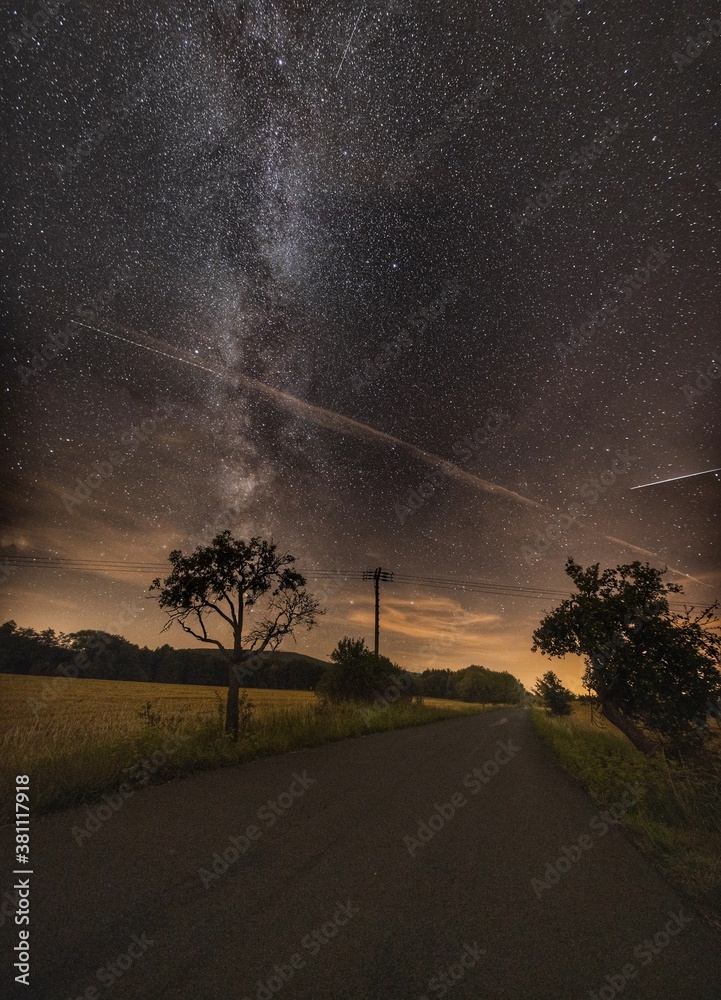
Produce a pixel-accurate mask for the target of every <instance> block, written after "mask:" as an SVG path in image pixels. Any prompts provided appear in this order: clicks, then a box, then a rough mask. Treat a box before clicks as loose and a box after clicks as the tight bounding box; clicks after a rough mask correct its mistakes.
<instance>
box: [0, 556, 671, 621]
mask: <svg viewBox="0 0 721 1000" xmlns="http://www.w3.org/2000/svg"><path fill="white" fill-rule="evenodd" d="M2 565H4V566H5V567H6V568H8V567H12V568H15V569H21V568H23V569H28V568H30V569H33V568H34V569H56V570H71V571H72V570H75V571H76V572H86V573H99V572H103V571H106V572H112V573H137V574H144V573H148V574H150V573H156V574H158V573H160V574H161V575H162V573H163V572H169V571H170V568H171V567H170V566H169V565H168V563H160V562H158V563H154V562H141V561H139V560H137V561H136V560H131V561H127V560H120V559H107V560H105V559H90V558H80V557H65V556H29V555H28V556H25V555H14V556H8V557H6V558H5V559H4V560H3V561H2ZM368 572H369V573H370V574H371V577H372V576H373V574H374V572H375V571H374V570H370V571H368ZM303 576H305V577H306V579H311V580H330V579H343V580H356V581H359V580H362V579H366V578H367V577H366V575H365V573H364V572H361V571H359V570H341V569H316V570H311V571H307V572H305V573H303ZM393 582H395V583H399V584H401V585H403V586H409V587H423V588H427V589H431V590H438V591H454V592H456V591H458V590H461V591H464V592H469V593H478V594H487V595H488V596H491V597H505V598H508V599H510V598H517V597H518V598H524V599H527V600H549V599H558V598H561V599H563V598H568V597H570V596H571V594H570V593H569V591H565V590H551V589H547V588H543V587H533V586H518V585H516V584H507V583H498V582H493V581H490V580H459V579H453V578H449V577H434V576H416V575H412V574H404V573H396V574H395V575H394V576H393ZM685 603H686V604H688V603H690V602H685ZM684 606H685V605H684V603H681V602H677V601H674V602H669V607H676V608H681V607H684Z"/></svg>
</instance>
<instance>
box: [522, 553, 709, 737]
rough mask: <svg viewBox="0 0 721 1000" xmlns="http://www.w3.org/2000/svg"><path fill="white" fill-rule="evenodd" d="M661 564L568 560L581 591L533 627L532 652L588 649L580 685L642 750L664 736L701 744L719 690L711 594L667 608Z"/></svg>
mask: <svg viewBox="0 0 721 1000" xmlns="http://www.w3.org/2000/svg"><path fill="white" fill-rule="evenodd" d="M665 572H666V570H665V569H663V570H659V569H654V568H653V567H652V566H650V565H649V564H648V563H645V564H644V565H642V564H641V563H640V562H638V561H636V562H634V563H630V564H627V565H622V566H617V567H616V568H615V569H605V570H604V571H603V572H600V570H599V564H598V563H596V565H595V566H590V567H589V568H588V569H585V570H584V569H583V568H582V567H581V566H579V565H578V564H577V563H575V562H574V561H573V559H572V558H569V559H568V561H567V563H566V573H567V575H568V576H570V577H571V579H572V580H573V582H574V583H575V585H576V588H577V590H578V593H576V594H573V595H572V596H571V597H569V598H567V599H566V600H564V601H562V602H561V604H560V605H559V607H557V608H556V609H555V610H554V611H551V612H550V613H549V614H548V615H546V617H545V618H544V619H543V621H542V622H541V624H540V626H539V627H538V628H537V629H536V631H535V632H534V633H533V646H532V647H531V648H532V649H533V651H534V652H535V651H536V650H540V651H541V652H542V653H544V654H545V655H546V656H559V657H560V656H565V655H566V654H567V653H576V654H580V655H581V656H583V657H585V661H586V672H585V674H584V677H583V684H584V687H586V689H587V690H588V691H589V692H593V693H594V694H595V696H596V698H597V700H598V701H599V702H600V705H601V712H602V714H603V715H605V716H606V718H607V719H608V720H609V722H611V723H613V724H614V725H615V726H617V727H618V728H619V729H620V730H621V731H622V732H623V733H625V734H626V736H627V737H628V738H629V739H630V740H631V742H632V743H633V744H634V745H635V746H636V747H637V748H638V749H639V750H642V751H643V752H644V753H650V752H651V751H652V750H654V749H655V748H656V747H658V746H659V745H662V744H664V743H665V744H666V745H667V746H669V747H671V748H674V749H680V748H681V747H684V746H686V747H689V748H693V747H698V746H699V745H701V743H702V742H703V725H702V724H699V722H701V723H703V721H704V720H705V719H706V716H707V714H708V706H709V705H710V704H712V703H713V702H714V701H716V700H717V699H718V697H719V694H721V672H719V653H720V652H721V636H719V635H717V634H716V633H714V632H713V631H711V630H710V628H709V626H711V625H713V624H715V623H716V621H717V619H716V617H715V616H714V611H715V609H716V608H717V607H718V602H715V603H714V604H712V605H711V606H710V607H708V608H706V609H705V610H704V611H701V612H700V613H698V614H696V615H695V616H693V611H694V609H693V608H686V609H685V610H684V613H683V614H674V613H673V612H672V611H671V610H670V608H669V604H668V596H667V595H669V594H680V593H683V588H682V587H681V586H680V584H676V583H664V582H663V580H662V579H661V578H662V576H663V574H664V573H665Z"/></svg>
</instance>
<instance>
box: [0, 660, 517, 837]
mask: <svg viewBox="0 0 721 1000" xmlns="http://www.w3.org/2000/svg"><path fill="white" fill-rule="evenodd" d="M43 682H44V680H43V679H41V678H35V677H27V678H25V677H18V678H14V679H13V682H11V681H10V679H9V677H8V675H5V678H4V684H5V685H6V686H10V685H11V684H12V695H13V699H14V705H15V714H14V716H13V718H12V724H11V725H10V726H6V727H5V728H4V732H3V734H2V736H1V737H0V755H2V759H3V761H4V769H5V770H6V771H7V772H8V773H10V774H13V775H15V774H28V775H30V780H31V790H32V791H31V799H32V811H33V813H34V814H35V815H39V814H42V813H48V812H53V811H56V810H59V809H65V808H70V807H72V806H77V805H81V804H83V803H88V802H93V801H97V800H98V799H100V798H102V796H103V795H104V794H109V793H117V792H118V791H119V790H122V789H123V788H125V789H128V788H129V789H132V790H135V789H137V788H138V787H142V786H143V785H147V784H157V783H160V782H164V781H168V780H170V779H172V778H176V777H180V776H182V775H187V774H192V773H195V772H198V771H205V770H210V769H214V768H218V767H226V766H230V765H233V764H238V763H241V762H243V761H246V760H251V759H253V758H255V757H265V756H269V755H272V754H282V753H287V752H288V751H291V750H299V749H302V748H303V747H313V746H320V745H322V744H324V743H328V742H331V741H334V740H341V739H345V738H347V737H350V736H362V735H364V734H367V733H372V732H381V731H384V730H389V729H399V728H404V727H407V726H418V725H424V724H427V723H431V722H438V721H440V720H441V719H448V718H453V717H455V716H457V715H459V714H475V713H477V712H483V711H489V710H490V709H493V708H500V707H503V706H497V705H471V704H465V703H462V702H445V703H443V702H441V701H440V700H435V699H434V700H432V701H431V702H430V703H428V702H426V703H425V704H417V703H415V702H411V703H406V704H400V703H396V704H388V705H387V706H383V707H378V708H375V707H371V706H368V705H361V704H355V703H347V704H341V705H331V706H327V705H324V704H322V703H321V702H319V701H318V699H316V698H315V697H314V696H313V695H312V694H310V693H309V692H295V691H279V692H271V691H266V690H258V691H255V690H252V689H251V690H249V691H248V695H249V697H250V701H251V704H253V705H254V708H253V711H252V713H251V716H250V721H249V723H248V725H247V726H246V727H245V728H244V731H243V733H242V735H241V738H240V739H239V741H238V742H237V743H234V742H233V741H232V740H230V739H228V738H227V737H226V736H225V734H224V732H223V722H222V720H223V714H224V705H223V702H222V699H221V697H220V693H219V692H220V690H221V689H218V691H217V692H216V690H215V689H212V688H208V689H207V692H206V695H205V696H201V695H200V694H199V693H198V692H197V691H192V690H191V691H188V692H187V695H186V697H187V699H188V701H187V704H182V701H181V700H179V699H182V689H181V690H180V691H178V690H177V686H176V685H172V686H171V685H152V684H147V685H146V684H143V685H140V684H134V685H132V690H130V687H129V688H127V689H126V692H125V694H124V696H123V692H122V690H121V688H122V683H123V682H119V681H91V680H85V679H78V680H74V681H72V682H70V683H69V684H68V685H66V686H65V687H64V688H63V689H62V690H61V692H60V694H59V695H58V697H56V698H55V700H54V701H53V702H52V704H50V703H48V704H47V706H45V707H44V709H43V710H42V711H39V712H37V713H36V714H33V713H32V711H24V710H23V706H27V705H28V704H30V705H32V704H33V700H32V699H33V696H34V695H35V694H36V692H35V691H34V687H35V686H37V684H40V683H43ZM45 683H46V682H45ZM107 685H110V686H111V687H110V689H108V690H109V695H108V696H109V697H112V699H113V701H112V703H111V708H112V710H111V711H108V710H107V707H106V708H105V711H103V708H104V702H103V700H102V698H101V697H100V695H101V694H103V693H104V692H105V691H106V687H104V686H107ZM171 687H172V689H173V690H172V691H171V690H168V689H170V688H171ZM136 688H137V689H138V690H135V689H136ZM163 688H165V689H166V691H168V694H167V696H166V694H165V691H164V690H163ZM148 695H150V696H151V698H152V697H153V696H154V700H150V699H149V698H148ZM275 696H277V697H275ZM256 698H257V701H256ZM143 699H145V700H143ZM11 700H12V699H11ZM36 700H37V699H36ZM106 704H107V703H106ZM93 706H94V709H95V710H94V712H93V711H92V710H91V709H92V708H93ZM6 721H8V722H9V721H10V719H7V720H6ZM9 821H10V815H9V813H8V812H7V810H4V811H3V812H1V813H0V824H2V823H7V822H9Z"/></svg>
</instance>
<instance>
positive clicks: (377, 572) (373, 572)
mask: <svg viewBox="0 0 721 1000" xmlns="http://www.w3.org/2000/svg"><path fill="white" fill-rule="evenodd" d="M363 579H364V580H373V581H374V582H375V590H376V642H375V654H376V656H378V632H379V624H380V583H381V580H383V582H384V583H392V582H393V574H392V573H389V572H388V570H384V569H381V567H380V566H378V567H377V569H368V570H364V571H363Z"/></svg>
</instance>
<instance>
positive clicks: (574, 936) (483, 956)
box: [0, 709, 721, 1000]
mask: <svg viewBox="0 0 721 1000" xmlns="http://www.w3.org/2000/svg"><path fill="white" fill-rule="evenodd" d="M504 719H505V720H506V721H505V722H504V721H503V720H504ZM474 769H475V770H476V774H474ZM632 799H633V791H630V792H629V799H628V802H632ZM628 802H627V805H628ZM269 803H270V804H269ZM437 806H440V808H441V811H440V812H437V808H436V807H437ZM624 807H625V806H624ZM628 807H629V808H633V805H632V804H631V805H629V806H628ZM94 808H96V807H94ZM106 812H110V810H109V809H108V810H106ZM106 812H104V813H102V815H103V817H105V818H104V819H102V821H98V822H96V823H94V824H91V825H92V826H95V827H97V829H95V830H94V832H92V833H90V834H89V835H87V836H82V835H81V834H79V830H80V829H81V827H84V825H85V823H86V819H87V812H86V809H85V808H83V809H78V810H73V811H70V812H65V813H62V814H58V815H55V816H50V817H46V818H45V819H36V820H34V822H33V832H32V859H33V877H32V900H31V906H32V909H31V961H30V965H31V987H30V988H29V989H28V988H27V987H22V986H16V987H15V989H13V990H11V991H10V992H9V993H5V992H4V993H3V995H9V996H13V997H14V996H24V997H41V998H42V1000H77V998H80V997H83V998H88V1000H95V998H100V997H108V998H111V1000H126V998H131V997H132V998H134V1000H138V998H142V1000H201V998H208V1000H215V998H218V1000H220V998H223V1000H231V998H232V1000H243V998H252V1000H256V998H269V997H271V996H280V997H282V998H284V997H287V998H289V1000H290V998H298V1000H311V998H312V1000H412V998H422V997H429V998H432V997H440V996H444V995H446V994H447V995H448V996H449V997H450V998H451V1000H464V998H474V1000H477V998H483V1000H485V998H489V1000H490V998H498V1000H501V998H502V1000H524V998H529V1000H531V998H532V1000H545V998H548V1000H559V998H562V1000H565V998H570V1000H575V998H578V1000H588V998H604V1000H608V998H610V997H614V996H617V995H622V996H623V997H624V998H648V1000H665V998H681V997H689V998H691V997H692V998H694V1000H718V998H719V997H721V938H720V937H719V936H718V934H717V933H716V932H715V931H714V930H713V929H712V928H710V927H709V926H708V925H707V924H706V923H705V922H704V920H703V918H702V917H701V916H700V915H698V914H697V913H696V912H695V911H694V910H693V908H692V907H690V906H689V905H688V904H687V903H686V902H685V901H684V900H683V899H681V898H680V897H679V896H678V895H677V894H676V893H675V892H674V891H673V890H672V889H671V888H670V887H669V886H668V884H667V883H666V882H665V881H664V879H663V878H661V877H660V876H659V875H658V874H656V873H655V871H654V870H653V869H652V868H651V867H650V865H649V864H648V863H647V862H646V861H644V859H643V858H642V856H641V855H640V854H639V853H638V851H637V850H636V849H635V848H634V847H633V846H632V845H631V844H630V843H629V841H628V840H627V839H626V838H625V837H624V836H623V835H622V834H621V833H620V832H619V830H618V828H617V827H616V826H615V825H614V823H613V821H612V817H609V816H607V817H606V819H604V818H603V817H602V816H601V813H602V810H601V809H600V808H599V807H598V806H597V805H595V804H594V803H593V802H592V801H591V800H590V799H589V797H588V796H587V795H586V794H585V793H584V792H583V791H582V790H581V789H580V788H579V787H578V786H577V785H576V783H575V782H574V781H573V780H572V779H571V778H570V777H569V776H568V775H567V774H565V773H564V772H563V770H562V769H561V768H560V766H559V765H558V764H557V762H556V761H555V759H554V757H553V755H552V753H551V751H550V750H549V749H548V748H547V747H546V746H545V745H544V744H542V743H541V742H540V741H539V739H538V738H537V737H536V736H535V734H534V733H533V731H532V729H531V725H530V713H529V712H528V711H527V710H526V711H524V710H523V709H517V710H514V711H511V712H508V713H505V714H504V713H503V712H490V713H488V714H485V715H478V716H465V717H461V718H458V719H453V720H449V721H444V722H440V723H437V724H433V725H427V726H422V727H418V728H414V729H405V730H398V731H395V732H390V733H379V734H373V735H369V736H365V737H361V738H358V739H349V740H345V741H343V742H340V743H335V744H329V745H327V746H324V747H320V748H316V749H311V750H303V751H299V752H297V753H292V754H288V755H285V756H282V757H274V758H267V759H264V760H258V761H253V762H251V763H248V764H245V765H242V766H240V767H234V768H230V769H225V770H223V771H216V772H212V773H206V774H200V775H197V776H194V777H191V778H189V779H186V780H180V781H175V782H172V783H169V784H166V785H162V786H158V787H150V788H144V789H142V790H140V791H138V792H137V793H136V794H135V795H133V796H132V798H130V799H128V801H127V802H126V803H125V804H124V805H123V806H122V807H121V808H120V809H118V811H117V812H115V813H112V814H111V815H110V816H106ZM434 813H435V815H436V817H437V818H435V819H432V820H431V822H430V824H428V821H429V819H431V817H432V816H433V814H434ZM444 814H445V815H444ZM419 824H420V827H419ZM424 824H425V825H424ZM74 828H75V833H73V829H74ZM86 832H87V831H86ZM12 833H13V830H12V828H11V827H4V828H3V829H2V830H0V844H1V846H2V857H3V859H4V865H5V869H4V872H3V876H2V877H3V879H4V883H3V885H2V889H3V890H4V889H6V888H7V887H8V885H9V882H8V880H9V878H10V875H9V871H10V870H11V868H10V863H9V860H8V859H11V857H12V853H11V835H12ZM584 836H585V838H586V839H585V841H583V844H585V846H583V847H582V846H578V845H579V840H580V838H583V837H584ZM231 838H235V842H234V843H233V841H231ZM573 845H576V846H575V849H574V847H573ZM564 848H567V850H566V852H565V856H564V853H563V852H564ZM224 852H226V859H227V860H226V861H223V859H222V855H223V853H224ZM214 856H215V858H214ZM559 858H562V861H561V864H560V865H559V866H558V868H559V869H566V870H565V871H559V870H558V869H557V870H556V873H555V876H554V877H553V881H554V883H555V884H551V880H550V879H549V881H548V883H547V885H546V886H543V885H542V884H541V882H540V881H538V880H540V879H542V878H544V869H545V870H546V871H550V869H547V868H546V866H547V865H548V863H549V862H550V863H553V864H554V865H555V862H556V860H557V859H559ZM214 862H215V871H214V870H213V866H214ZM224 867H225V869H226V870H223V869H224ZM5 872H8V874H7V875H6V874H5ZM551 874H552V876H553V873H551ZM533 880H537V881H536V882H535V883H534V882H533ZM5 883H8V884H5ZM8 929H9V930H10V931H11V934H10V935H8V934H7V931H8ZM2 941H3V945H2V962H3V969H2V976H3V981H6V980H7V978H8V973H9V972H10V966H11V963H12V961H13V959H12V958H11V957H10V956H11V954H12V953H11V946H12V944H14V943H15V941H16V936H15V928H14V927H13V926H12V925H11V922H10V921H6V922H5V927H4V928H3V935H2ZM644 942H645V943H644ZM276 967H277V969H276Z"/></svg>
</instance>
